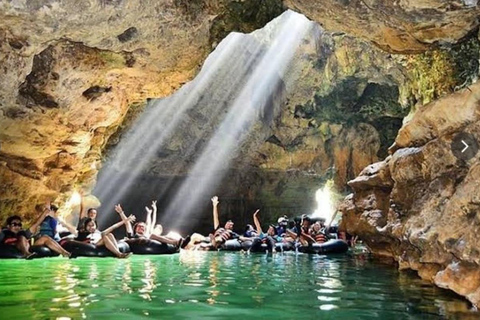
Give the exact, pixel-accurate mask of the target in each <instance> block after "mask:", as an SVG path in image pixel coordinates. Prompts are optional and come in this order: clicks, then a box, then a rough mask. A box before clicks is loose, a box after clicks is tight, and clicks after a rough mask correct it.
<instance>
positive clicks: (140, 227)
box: [133, 222, 147, 235]
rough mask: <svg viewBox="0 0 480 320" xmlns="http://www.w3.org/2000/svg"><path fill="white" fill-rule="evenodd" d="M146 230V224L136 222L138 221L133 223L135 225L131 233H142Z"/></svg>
mask: <svg viewBox="0 0 480 320" xmlns="http://www.w3.org/2000/svg"><path fill="white" fill-rule="evenodd" d="M146 231H147V225H146V223H145V222H138V223H135V225H134V226H133V233H135V234H138V235H144V234H145V232H146Z"/></svg>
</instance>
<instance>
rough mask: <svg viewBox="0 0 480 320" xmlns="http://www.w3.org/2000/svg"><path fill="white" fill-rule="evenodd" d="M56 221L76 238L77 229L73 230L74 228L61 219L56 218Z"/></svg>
mask: <svg viewBox="0 0 480 320" xmlns="http://www.w3.org/2000/svg"><path fill="white" fill-rule="evenodd" d="M57 220H58V221H59V222H60V223H61V224H62V226H64V227H65V228H67V229H68V231H70V233H71V234H73V235H74V236H75V237H76V236H78V230H77V228H75V227H74V226H72V225H71V224H70V223H68V222H67V221H65V220H63V218H62V217H60V216H58V217H57Z"/></svg>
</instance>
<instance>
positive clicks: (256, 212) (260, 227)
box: [253, 209, 263, 235]
mask: <svg viewBox="0 0 480 320" xmlns="http://www.w3.org/2000/svg"><path fill="white" fill-rule="evenodd" d="M259 212H260V209H257V211H255V212H254V213H253V223H254V224H255V228H257V233H258V235H260V234H262V233H263V231H262V226H261V225H260V220H258V213H259Z"/></svg>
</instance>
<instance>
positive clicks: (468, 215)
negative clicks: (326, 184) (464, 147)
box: [343, 82, 480, 306]
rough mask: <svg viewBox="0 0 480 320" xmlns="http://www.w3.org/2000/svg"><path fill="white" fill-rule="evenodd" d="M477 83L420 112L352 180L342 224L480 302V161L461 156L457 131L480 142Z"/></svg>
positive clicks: (427, 276)
mask: <svg viewBox="0 0 480 320" xmlns="http://www.w3.org/2000/svg"><path fill="white" fill-rule="evenodd" d="M479 105H480V83H478V82H477V83H475V84H473V85H471V86H469V87H468V88H466V89H463V90H460V91H458V92H456V93H454V94H452V95H449V96H447V97H445V98H442V99H439V100H437V101H435V102H433V103H430V104H428V105H426V106H424V107H423V108H422V109H420V110H418V111H417V113H416V114H415V116H414V117H413V118H412V120H411V121H410V122H408V123H407V124H405V125H404V126H403V127H402V129H401V130H400V132H399V134H398V136H397V138H396V141H395V145H394V146H393V147H392V152H393V154H392V155H391V156H390V157H388V158H387V159H386V160H384V161H382V162H378V163H376V164H373V165H370V166H368V167H367V168H365V169H364V170H363V171H362V173H361V174H360V176H359V177H357V178H356V179H354V180H352V181H350V182H349V185H350V186H351V187H352V188H353V190H354V194H353V195H351V196H349V197H348V199H347V200H346V201H345V202H344V204H343V211H344V221H343V223H344V226H345V228H347V230H348V231H349V232H351V233H353V234H357V235H359V236H360V237H361V238H362V239H364V240H365V241H366V243H367V244H368V246H369V247H370V248H371V249H372V250H373V252H374V253H377V254H380V255H386V256H390V257H393V258H394V259H395V260H397V261H398V263H399V266H400V268H410V269H413V270H417V271H418V274H419V275H420V276H421V277H422V278H424V279H428V280H430V281H432V282H434V283H435V284H437V285H438V286H440V287H443V288H447V289H451V290H453V291H455V292H457V293H458V294H460V295H463V296H465V297H466V298H467V299H469V300H470V301H471V302H472V303H473V304H474V305H477V306H478V305H479V304H480V276H479V273H478V270H479V269H480V268H479V266H480V251H479V249H478V248H479V246H480V242H479V239H478V232H479V231H480V218H479V213H478V212H479V205H480V204H479V199H478V198H479V196H478V190H479V184H480V175H479V174H480V170H479V168H480V166H479V165H480V163H479V159H480V158H479V157H480V155H479V154H478V153H477V155H476V156H475V157H474V158H472V159H470V160H467V161H466V160H462V159H459V158H456V157H455V156H454V155H453V153H452V151H451V145H452V141H453V139H454V138H455V136H456V135H457V134H459V133H460V132H464V133H469V134H471V135H473V136H474V137H475V139H476V140H477V141H480V140H479V139H480V135H479V132H480V130H479V129H480V113H479V109H478V106H479Z"/></svg>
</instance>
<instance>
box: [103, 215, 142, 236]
mask: <svg viewBox="0 0 480 320" xmlns="http://www.w3.org/2000/svg"><path fill="white" fill-rule="evenodd" d="M133 221H135V216H134V215H133V214H132V215H129V216H128V218H127V219H126V220H125V221H120V222H117V223H115V224H114V225H113V226H110V227H109V228H107V229H105V230H104V231H102V235H104V236H106V235H107V234H109V233H111V232H112V231H113V230H115V229H117V228H118V227H120V226H121V225H122V224H125V223H127V222H129V223H130V222H133Z"/></svg>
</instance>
